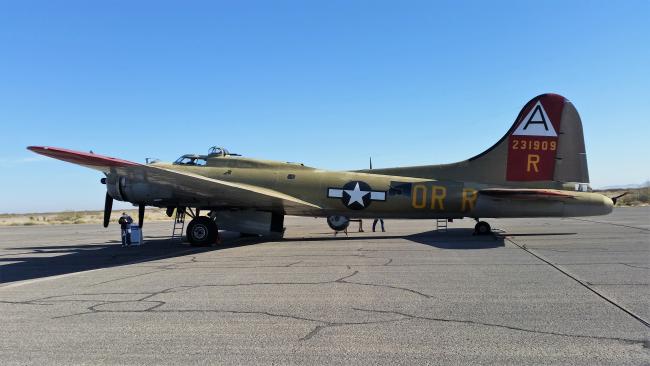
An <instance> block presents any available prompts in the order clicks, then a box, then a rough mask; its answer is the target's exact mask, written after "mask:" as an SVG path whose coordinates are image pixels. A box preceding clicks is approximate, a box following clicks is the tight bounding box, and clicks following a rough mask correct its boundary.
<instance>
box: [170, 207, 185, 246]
mask: <svg viewBox="0 0 650 366" xmlns="http://www.w3.org/2000/svg"><path fill="white" fill-rule="evenodd" d="M184 230H185V209H182V208H177V209H176V217H175V218H174V229H173V230H172V240H178V241H181V240H183V231H184Z"/></svg>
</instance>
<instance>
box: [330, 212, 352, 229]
mask: <svg viewBox="0 0 650 366" xmlns="http://www.w3.org/2000/svg"><path fill="white" fill-rule="evenodd" d="M327 225H329V227H330V229H332V230H334V231H342V230H345V229H347V228H348V226H349V225H350V219H349V218H348V217H346V216H341V215H333V216H328V217H327Z"/></svg>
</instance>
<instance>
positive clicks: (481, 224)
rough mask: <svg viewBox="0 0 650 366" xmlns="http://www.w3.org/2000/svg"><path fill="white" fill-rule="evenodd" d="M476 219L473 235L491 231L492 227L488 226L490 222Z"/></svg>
mask: <svg viewBox="0 0 650 366" xmlns="http://www.w3.org/2000/svg"><path fill="white" fill-rule="evenodd" d="M475 220H476V225H475V226H474V235H488V234H491V233H492V228H491V227H490V224H488V223H487V222H485V221H478V218H476V219H475Z"/></svg>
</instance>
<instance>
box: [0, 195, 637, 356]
mask: <svg viewBox="0 0 650 366" xmlns="http://www.w3.org/2000/svg"><path fill="white" fill-rule="evenodd" d="M489 222H490V223H491V224H492V226H493V228H495V229H496V231H497V234H496V235H493V236H472V229H471V228H472V227H473V222H472V221H470V220H462V221H456V222H454V223H452V224H450V229H449V231H448V232H446V233H439V232H435V231H434V228H435V222H433V221H401V220H386V228H387V230H388V231H387V232H386V233H373V232H369V231H370V229H371V227H370V226H371V225H370V224H371V223H372V222H370V221H365V222H364V229H365V230H366V232H364V233H359V232H353V231H354V230H350V232H349V235H348V236H347V237H346V236H345V235H338V236H336V237H334V236H333V234H332V232H331V231H330V230H329V229H328V228H327V225H326V223H325V220H324V219H313V218H293V217H290V218H287V219H286V221H285V225H286V226H287V233H286V238H285V239H284V240H282V241H276V242H259V241H255V240H254V239H250V238H248V239H239V238H235V237H234V236H232V235H230V236H228V235H226V238H225V240H224V243H223V244H222V245H221V246H219V247H211V248H192V247H189V246H188V245H187V244H180V243H177V242H172V241H170V240H169V239H168V235H169V234H170V232H171V225H172V224H171V222H164V223H146V224H145V227H144V233H145V237H146V239H147V243H146V244H144V245H142V246H140V247H131V248H121V247H120V243H119V241H118V240H119V228H118V227H117V226H116V225H114V226H112V227H110V228H109V229H104V228H102V227H101V226H100V225H70V226H42V227H35V226H32V227H2V228H0V265H1V266H0V324H1V327H0V329H1V331H0V359H1V363H2V364H3V365H12V364H92V365H96V364H188V363H192V364H328V365H332V364H345V365H347V364H442V365H444V364H499V365H508V364H510V365H522V364H557V365H568V364H575V365H599V364H616V365H624V364H630V365H648V364H650V328H649V324H648V321H649V320H650V306H649V304H650V290H649V285H650V208H648V207H645V208H620V209H616V210H615V211H614V213H613V214H611V215H609V216H601V217H593V218H584V219H582V218H581V219H512V220H510V219H508V220H505V219H500V220H489ZM351 229H356V224H354V223H353V224H352V225H351Z"/></svg>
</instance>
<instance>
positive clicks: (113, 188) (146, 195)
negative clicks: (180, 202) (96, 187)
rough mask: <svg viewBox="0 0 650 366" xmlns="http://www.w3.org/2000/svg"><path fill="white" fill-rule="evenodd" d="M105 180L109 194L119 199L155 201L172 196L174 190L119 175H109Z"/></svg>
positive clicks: (141, 201)
mask: <svg viewBox="0 0 650 366" xmlns="http://www.w3.org/2000/svg"><path fill="white" fill-rule="evenodd" d="M102 181H104V180H102ZM105 182H106V190H107V191H108V194H109V195H111V197H113V198H115V199H116V200H118V201H127V202H132V203H153V202H156V201H161V200H168V199H171V198H172V192H171V190H170V189H169V188H166V187H164V186H160V185H157V184H151V183H149V182H143V181H138V180H134V179H130V178H128V177H123V176H117V175H109V176H108V177H107V178H106V180H105Z"/></svg>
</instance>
